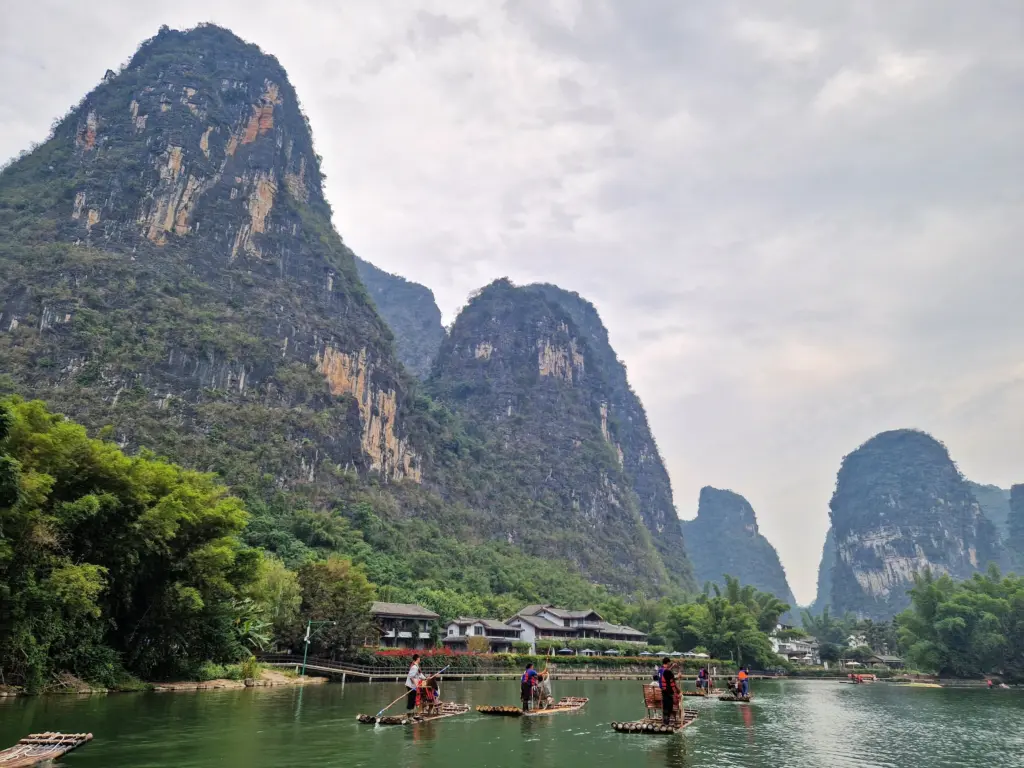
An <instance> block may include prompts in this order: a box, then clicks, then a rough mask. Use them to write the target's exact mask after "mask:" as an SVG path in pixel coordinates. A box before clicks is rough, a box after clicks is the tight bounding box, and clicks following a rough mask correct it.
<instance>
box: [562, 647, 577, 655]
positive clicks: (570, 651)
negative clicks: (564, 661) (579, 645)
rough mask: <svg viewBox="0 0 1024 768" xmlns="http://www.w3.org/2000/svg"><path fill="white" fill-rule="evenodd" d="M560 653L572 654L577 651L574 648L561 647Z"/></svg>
mask: <svg viewBox="0 0 1024 768" xmlns="http://www.w3.org/2000/svg"><path fill="white" fill-rule="evenodd" d="M558 653H559V654H561V655H562V656H572V655H574V654H575V653H576V652H575V651H574V650H573V649H572V648H559V649H558Z"/></svg>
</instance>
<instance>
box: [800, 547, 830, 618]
mask: <svg viewBox="0 0 1024 768" xmlns="http://www.w3.org/2000/svg"><path fill="white" fill-rule="evenodd" d="M835 564H836V538H835V535H833V533H832V529H831V528H829V529H828V533H826V534H825V544H824V546H822V548H821V560H820V561H819V563H818V592H817V595H816V596H815V598H814V602H813V603H811V604H810V605H809V606H808V608H807V610H808V612H809V613H810V614H811V615H812V616H818V615H820V614H821V612H822V611H823V610H825V606H826V605H828V606H831V604H832V569H833V568H834V567H835Z"/></svg>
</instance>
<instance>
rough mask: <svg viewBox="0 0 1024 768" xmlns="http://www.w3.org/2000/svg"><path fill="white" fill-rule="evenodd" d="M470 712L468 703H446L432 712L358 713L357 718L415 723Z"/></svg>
mask: <svg viewBox="0 0 1024 768" xmlns="http://www.w3.org/2000/svg"><path fill="white" fill-rule="evenodd" d="M467 712H469V705H468V704H451V703H444V704H441V705H440V706H438V707H437V708H436V709H434V710H431V711H430V712H408V713H406V714H404V715H382V716H381V717H374V716H373V715H356V720H358V721H359V722H360V723H363V724H364V725H414V724H415V723H430V722H433V721H434V720H441V719H443V718H446V717H455V716H456V715H464V714H466V713H467Z"/></svg>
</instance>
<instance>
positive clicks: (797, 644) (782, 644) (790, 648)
mask: <svg viewBox="0 0 1024 768" xmlns="http://www.w3.org/2000/svg"><path fill="white" fill-rule="evenodd" d="M770 639H771V642H772V650H773V651H775V653H777V654H778V655H779V656H784V657H785V658H786V659H787V660H789V661H790V662H792V663H793V664H812V665H813V664H820V663H821V658H820V657H819V656H818V641H817V640H814V639H812V638H806V639H804V638H792V639H789V640H779V639H778V638H777V637H770Z"/></svg>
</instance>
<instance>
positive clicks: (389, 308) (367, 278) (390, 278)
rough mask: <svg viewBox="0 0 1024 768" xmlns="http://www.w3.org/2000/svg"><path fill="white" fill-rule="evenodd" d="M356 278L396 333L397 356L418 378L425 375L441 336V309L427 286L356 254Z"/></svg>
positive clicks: (428, 371)
mask: <svg viewBox="0 0 1024 768" xmlns="http://www.w3.org/2000/svg"><path fill="white" fill-rule="evenodd" d="M356 268H357V269H358V270H359V278H360V279H361V280H362V281H363V285H365V286H366V290H367V292H368V293H369V294H370V297H371V298H372V299H373V303H374V304H375V305H376V307H377V311H378V312H379V313H380V315H381V317H383V318H384V320H385V321H386V322H387V324H388V326H389V327H390V328H391V332H392V333H393V334H394V335H395V349H396V351H397V352H398V359H399V360H401V361H402V364H403V365H405V367H406V368H407V369H408V370H409V372H410V373H412V374H413V375H415V376H417V377H418V378H421V379H423V378H426V376H427V374H428V373H430V366H431V364H432V363H433V362H434V358H435V357H436V356H437V350H438V349H440V347H441V342H442V341H443V340H444V326H443V325H441V310H440V309H438V308H437V304H436V303H435V301H434V294H433V293H432V292H431V290H430V289H429V288H426V287H425V286H422V285H419V284H418V283H413V282H411V281H409V280H406V279H405V278H404V277H399V276H398V275H392V274H390V273H388V272H385V271H383V270H381V269H378V268H377V267H375V266H373V264H370V263H369V262H367V261H363V260H362V259H360V258H358V257H357V258H356Z"/></svg>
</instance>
